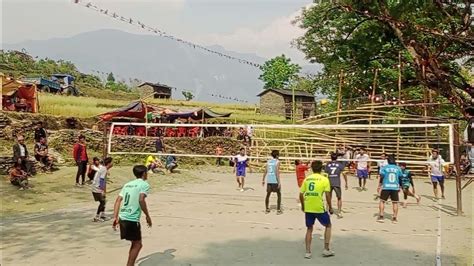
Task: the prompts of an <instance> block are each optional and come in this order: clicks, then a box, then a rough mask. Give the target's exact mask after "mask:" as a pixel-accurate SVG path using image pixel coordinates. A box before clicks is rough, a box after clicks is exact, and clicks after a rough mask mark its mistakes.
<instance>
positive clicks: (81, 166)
mask: <svg viewBox="0 0 474 266" xmlns="http://www.w3.org/2000/svg"><path fill="white" fill-rule="evenodd" d="M77 139H78V141H77V143H76V144H74V148H73V151H72V155H73V157H74V161H76V165H77V173H76V186H78V187H80V186H83V185H84V183H85V180H86V171H87V163H88V161H89V157H88V156H87V147H86V137H84V136H83V135H79V137H78V138H77ZM79 177H81V178H82V182H81V183H79Z"/></svg>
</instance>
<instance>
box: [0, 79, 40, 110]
mask: <svg viewBox="0 0 474 266" xmlns="http://www.w3.org/2000/svg"><path fill="white" fill-rule="evenodd" d="M0 76H1V88H2V99H1V102H2V108H1V109H2V110H9V111H18V110H22V109H23V110H26V111H31V112H33V113H36V112H38V105H39V104H38V90H37V87H36V85H34V84H29V83H23V82H21V81H19V80H16V79H14V78H10V77H7V76H5V75H4V74H3V73H0Z"/></svg>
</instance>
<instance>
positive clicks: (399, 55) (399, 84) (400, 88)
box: [397, 52, 402, 158]
mask: <svg viewBox="0 0 474 266" xmlns="http://www.w3.org/2000/svg"><path fill="white" fill-rule="evenodd" d="M401 104H402V54H401V53H400V52H398V115H397V117H398V118H399V119H398V124H400V122H401V121H400V113H401V110H402V109H401ZM397 131H398V134H397V158H399V157H400V128H398V129H397Z"/></svg>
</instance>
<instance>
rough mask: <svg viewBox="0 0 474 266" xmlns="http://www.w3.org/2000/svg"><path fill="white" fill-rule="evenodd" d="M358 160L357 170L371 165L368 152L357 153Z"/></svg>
mask: <svg viewBox="0 0 474 266" xmlns="http://www.w3.org/2000/svg"><path fill="white" fill-rule="evenodd" d="M355 159H356V161H357V170H367V169H368V165H369V163H368V162H369V160H370V157H369V155H367V154H357V156H356V157H355Z"/></svg>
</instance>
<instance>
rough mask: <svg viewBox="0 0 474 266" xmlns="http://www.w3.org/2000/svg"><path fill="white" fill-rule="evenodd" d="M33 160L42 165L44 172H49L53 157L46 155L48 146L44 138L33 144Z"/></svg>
mask: <svg viewBox="0 0 474 266" xmlns="http://www.w3.org/2000/svg"><path fill="white" fill-rule="evenodd" d="M35 159H36V160H37V161H38V162H40V163H42V164H43V165H44V167H45V170H46V171H51V167H52V166H53V157H51V155H49V153H48V144H46V138H45V137H41V138H40V140H39V142H37V143H36V144H35Z"/></svg>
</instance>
